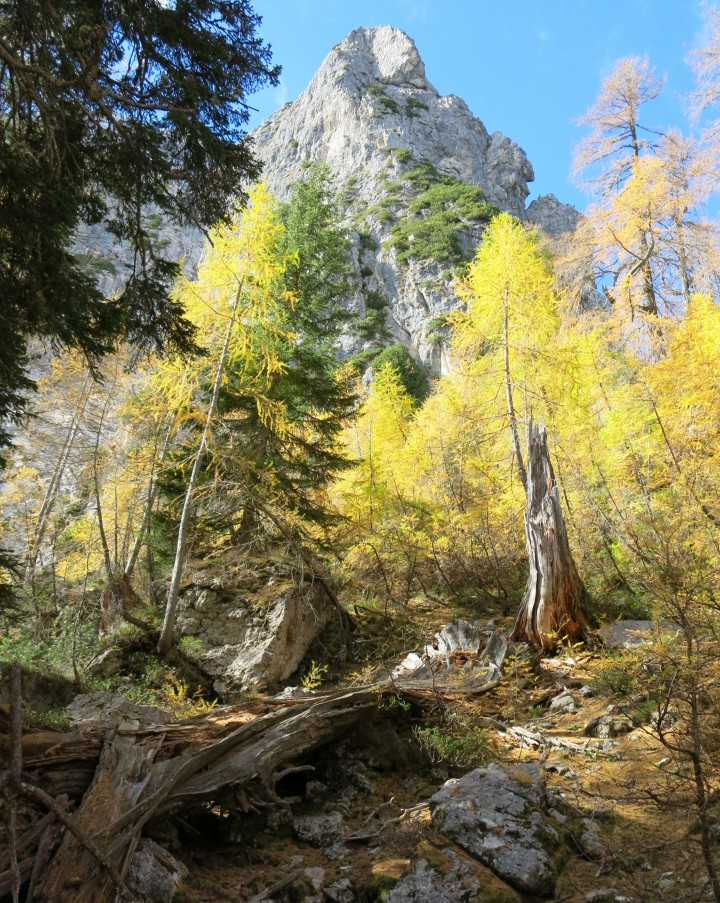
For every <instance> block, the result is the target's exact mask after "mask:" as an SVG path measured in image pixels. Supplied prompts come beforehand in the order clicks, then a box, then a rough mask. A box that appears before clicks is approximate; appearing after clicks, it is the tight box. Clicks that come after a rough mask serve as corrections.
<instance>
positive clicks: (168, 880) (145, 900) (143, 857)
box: [127, 838, 188, 903]
mask: <svg viewBox="0 0 720 903" xmlns="http://www.w3.org/2000/svg"><path fill="white" fill-rule="evenodd" d="M187 874H188V870H187V868H185V866H184V865H183V864H182V863H180V862H178V861H177V859H175V857H174V856H171V855H170V853H168V851H167V850H165V849H163V848H162V847H161V846H160V845H159V844H157V843H155V841H153V840H149V839H147V838H143V839H142V840H141V841H140V844H139V846H138V848H137V850H136V851H135V853H134V854H133V857H132V860H131V862H130V868H129V870H128V875H127V886H128V888H129V889H130V890H131V891H132V892H133V893H134V894H135V896H136V897H137V898H138V900H141V901H142V903H172V901H173V900H174V899H175V893H176V891H177V889H178V885H179V884H180V882H181V881H182V879H183V878H185V877H186V875H187Z"/></svg>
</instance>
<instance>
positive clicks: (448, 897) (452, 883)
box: [384, 850, 480, 903]
mask: <svg viewBox="0 0 720 903" xmlns="http://www.w3.org/2000/svg"><path fill="white" fill-rule="evenodd" d="M444 853H445V856H446V858H447V860H448V867H447V869H443V870H442V873H440V872H438V871H436V870H435V869H433V868H432V867H431V866H430V865H429V864H428V862H427V860H426V859H418V861H417V862H416V863H415V865H414V867H413V870H412V871H411V872H410V874H409V875H406V876H405V877H404V878H402V879H401V880H400V881H399V882H398V883H397V884H396V885H395V887H394V888H393V889H392V890H391V891H389V892H388V894H387V895H386V896H385V898H384V899H385V901H386V903H471V901H475V900H477V898H478V896H477V895H478V891H479V890H480V883H479V882H478V880H477V879H476V878H475V877H474V875H473V873H472V869H471V868H470V866H469V865H468V863H467V862H464V861H463V860H462V859H461V858H460V857H459V856H458V855H457V854H456V853H454V852H453V851H452V850H445V851H444Z"/></svg>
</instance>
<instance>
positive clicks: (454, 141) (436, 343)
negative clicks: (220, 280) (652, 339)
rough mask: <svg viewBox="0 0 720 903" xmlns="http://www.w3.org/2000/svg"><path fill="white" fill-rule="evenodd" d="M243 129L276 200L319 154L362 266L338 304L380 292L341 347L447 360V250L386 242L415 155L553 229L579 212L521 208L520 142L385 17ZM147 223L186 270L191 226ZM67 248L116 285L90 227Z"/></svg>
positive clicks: (467, 235)
mask: <svg viewBox="0 0 720 903" xmlns="http://www.w3.org/2000/svg"><path fill="white" fill-rule="evenodd" d="M252 140H253V142H254V149H255V152H256V154H257V156H258V157H259V159H260V160H261V161H262V162H263V163H264V178H265V179H266V181H267V183H268V186H269V188H270V190H271V191H272V192H273V193H274V194H275V195H276V196H277V197H278V198H279V199H280V200H283V201H284V200H287V199H288V198H289V196H290V194H291V193H292V190H293V188H294V186H295V185H296V183H297V182H298V181H299V180H300V179H302V178H303V177H304V175H305V174H306V170H307V168H308V167H310V166H311V165H313V164H317V163H325V164H327V165H328V167H329V168H330V171H331V173H332V176H333V179H334V182H335V185H336V187H337V189H338V190H339V191H340V192H341V193H342V196H343V202H344V204H345V223H346V225H347V226H348V227H349V228H350V229H351V230H352V233H353V234H352V235H351V245H352V257H353V264H354V266H355V269H356V271H357V272H358V273H359V274H360V275H361V280H360V281H359V285H358V291H357V294H356V296H355V297H354V298H352V299H351V300H350V301H349V303H348V306H349V308H350V309H351V310H352V311H353V312H355V313H358V314H359V315H360V316H361V317H362V316H364V315H366V314H367V312H368V309H369V308H368V301H369V300H370V299H371V298H372V299H374V303H375V305H377V303H378V299H382V300H383V303H384V304H385V306H384V308H383V309H384V311H385V325H384V330H383V331H382V332H381V333H378V334H376V335H374V336H373V335H367V334H366V335H364V337H363V336H359V335H357V334H354V333H352V334H350V333H349V334H347V335H346V336H345V337H344V338H343V340H342V342H341V346H340V351H341V353H342V354H343V355H345V356H350V355H352V354H354V353H356V352H358V351H361V350H364V349H366V348H369V347H374V346H375V345H377V344H389V343H391V342H393V341H395V342H401V343H402V344H404V345H406V346H407V347H408V349H409V350H410V352H411V354H413V355H414V356H415V357H416V358H418V359H419V360H421V361H422V362H423V363H425V364H426V365H428V366H429V367H430V368H431V369H433V370H434V371H435V372H436V373H440V372H443V371H444V370H445V369H447V361H446V359H445V357H444V353H443V347H442V337H441V335H440V334H439V332H438V322H439V321H438V318H440V317H442V316H443V315H444V314H446V313H447V312H448V311H450V310H452V309H454V308H455V307H457V305H458V303H459V302H458V298H457V297H456V296H455V294H454V291H453V289H452V285H451V279H450V276H449V265H448V262H447V261H445V262H443V261H440V262H437V261H430V260H427V261H423V260H418V259H413V258H411V259H409V260H407V261H405V262H402V263H401V262H399V261H398V259H397V252H396V250H395V249H394V248H393V247H392V246H391V245H390V243H389V242H388V239H389V238H390V234H391V228H392V222H393V217H397V216H399V215H402V213H403V210H405V211H406V210H407V207H408V204H409V203H410V201H411V200H412V194H410V195H409V196H406V197H405V198H404V199H403V200H402V201H401V202H400V203H399V204H395V205H393V204H390V205H388V204H387V201H388V198H389V194H390V185H395V186H397V185H398V184H402V183H403V180H404V179H405V177H406V176H407V175H408V173H409V172H410V171H411V170H412V169H413V168H414V167H416V166H417V165H418V163H422V162H423V161H426V162H429V163H430V164H432V166H433V167H435V169H436V170H437V172H438V173H439V174H441V175H443V176H451V177H453V178H455V179H459V180H460V181H461V182H464V183H466V184H467V185H473V186H477V187H479V188H480V189H482V191H483V192H484V194H485V196H486V198H487V199H488V201H490V202H491V203H492V204H495V205H496V206H497V207H499V208H501V209H502V210H507V211H509V212H511V213H512V214H514V215H515V216H517V217H518V218H520V219H529V220H530V221H531V222H533V223H535V224H536V225H538V226H540V227H541V228H542V229H543V230H545V231H546V232H547V233H548V234H549V235H550V236H552V237H555V236H558V235H561V234H563V233H565V232H567V231H568V230H571V229H573V228H574V227H575V224H576V222H577V219H578V216H579V214H578V213H577V211H575V210H574V209H573V208H572V207H570V206H568V205H567V204H562V203H560V202H559V201H558V200H557V199H556V198H555V197H554V196H553V195H546V196H545V197H541V198H538V199H537V200H536V201H533V203H532V204H531V205H530V206H529V207H528V208H527V210H526V208H525V201H526V199H527V196H528V182H531V181H532V180H533V178H534V174H533V169H532V166H531V165H530V162H529V161H528V159H527V157H526V156H525V153H524V151H523V150H522V149H521V148H520V147H519V146H518V145H517V144H516V143H515V142H514V141H512V139H510V138H508V137H507V136H506V135H503V134H502V133H500V132H497V131H496V132H493V133H492V134H490V133H489V132H488V130H487V129H486V127H485V125H484V124H483V123H482V122H481V121H480V119H478V118H476V117H475V116H474V115H473V114H472V112H471V111H470V109H469V108H468V106H467V104H466V103H465V102H464V101H463V100H461V99H460V98H459V97H456V96H454V95H452V94H450V95H447V96H442V95H440V94H439V93H438V91H437V89H436V88H435V87H434V86H433V85H432V84H431V83H430V82H429V81H428V80H427V78H426V75H425V66H424V64H423V61H422V60H421V59H420V55H419V53H418V51H417V48H416V47H415V44H414V43H413V41H412V40H411V39H410V38H409V37H408V36H407V35H406V34H405V33H404V32H402V31H400V30H398V29H395V28H391V27H390V26H382V27H377V28H357V29H356V30H355V31H353V32H351V33H350V34H349V35H348V36H347V37H346V38H345V40H343V41H342V42H341V43H340V44H337V45H336V46H335V47H334V48H333V49H332V50H331V51H330V53H329V54H328V56H327V57H326V59H325V60H324V62H323V63H322V65H321V66H320V68H319V69H318V71H317V73H316V74H315V76H314V77H313V78H312V80H311V82H310V84H309V85H308V86H307V88H306V89H305V91H303V92H302V94H300V96H299V97H298V98H297V99H296V100H294V101H293V102H291V103H288V104H285V106H284V107H282V108H281V109H280V110H278V111H277V112H275V113H274V114H273V115H272V116H270V117H269V118H268V119H267V120H265V122H263V123H262V124H261V125H260V126H259V127H258V128H257V129H256V130H255V131H254V132H253V133H252ZM406 188H407V186H406ZM406 195H407V192H406ZM156 220H157V221H156ZM483 228H484V227H483V225H482V224H481V223H478V222H473V221H469V220H468V221H467V222H463V225H462V229H461V231H460V233H459V235H458V240H459V242H460V245H461V246H462V248H463V250H464V251H465V252H466V253H467V254H468V255H472V252H473V251H474V249H475V247H476V246H477V244H478V243H479V242H480V240H481V238H482V232H483ZM148 229H149V231H150V232H151V233H152V234H154V235H155V237H156V238H158V239H160V240H161V241H162V242H163V243H164V245H165V247H164V250H163V254H165V255H166V256H167V257H169V258H170V259H173V260H176V259H180V258H182V257H184V258H185V271H186V273H189V274H190V275H192V273H193V272H194V270H195V267H196V265H197V262H198V260H199V258H200V256H201V254H202V251H203V246H204V239H203V236H202V234H201V233H199V232H198V231H197V230H194V229H189V228H178V227H174V226H172V225H171V224H168V223H164V222H162V221H161V219H160V217H158V216H153V214H152V213H150V215H149V218H148ZM361 236H363V237H364V241H363V242H361V240H360V237H361ZM76 250H77V251H78V252H79V253H82V254H84V255H85V256H86V257H87V259H88V261H89V263H90V266H91V267H93V268H94V270H95V272H96V273H97V275H98V278H99V285H100V288H101V289H102V291H104V292H105V293H107V294H112V293H113V292H114V291H116V290H117V289H119V288H120V287H121V286H122V285H124V283H125V280H126V277H127V275H128V273H129V266H130V262H131V257H130V255H129V254H128V253H127V250H126V249H123V248H122V247H119V246H118V245H116V244H114V243H113V242H112V240H111V239H110V238H109V237H108V236H107V235H106V234H105V233H104V232H103V231H102V230H101V229H99V228H94V227H93V228H87V229H82V230H80V232H79V233H78V235H77V236H76ZM376 309H377V308H376Z"/></svg>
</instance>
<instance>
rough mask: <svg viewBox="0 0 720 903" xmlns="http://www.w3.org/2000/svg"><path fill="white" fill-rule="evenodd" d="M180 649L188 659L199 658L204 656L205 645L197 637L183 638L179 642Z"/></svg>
mask: <svg viewBox="0 0 720 903" xmlns="http://www.w3.org/2000/svg"><path fill="white" fill-rule="evenodd" d="M178 649H179V650H180V652H182V653H183V655H186V656H187V657H188V658H198V657H199V656H200V655H202V651H203V644H202V641H201V640H200V639H199V638H198V637H196V636H181V637H180V639H179V640H178Z"/></svg>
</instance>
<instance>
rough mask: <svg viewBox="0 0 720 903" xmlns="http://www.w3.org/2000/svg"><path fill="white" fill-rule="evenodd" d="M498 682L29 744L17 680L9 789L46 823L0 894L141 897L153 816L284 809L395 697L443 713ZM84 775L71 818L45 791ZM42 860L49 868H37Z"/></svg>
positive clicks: (472, 680) (323, 700)
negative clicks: (285, 793)
mask: <svg viewBox="0 0 720 903" xmlns="http://www.w3.org/2000/svg"><path fill="white" fill-rule="evenodd" d="M18 674H19V672H18ZM499 677H500V672H499V669H498V667H497V666H496V665H495V664H494V663H488V664H487V667H486V668H482V667H481V668H478V669H476V670H474V671H472V672H470V673H468V674H463V673H452V672H451V673H449V674H433V673H432V669H430V674H429V676H426V677H422V678H420V677H415V678H413V677H412V676H410V677H409V678H406V679H402V680H391V679H389V680H384V681H380V682H378V683H376V684H372V685H369V686H362V687H357V688H351V689H344V690H339V691H335V692H331V693H327V694H322V695H313V696H310V697H304V698H296V699H283V700H273V699H265V700H256V701H254V702H252V703H249V704H248V705H245V706H234V707H229V708H225V709H214V710H212V711H211V712H209V713H207V714H205V715H202V716H198V717H196V718H194V719H190V720H188V721H186V722H184V723H181V724H175V725H149V726H141V725H139V724H137V723H136V722H133V723H125V724H120V725H118V727H117V729H115V730H112V731H109V732H105V731H101V730H89V731H84V732H82V733H80V732H78V731H74V732H69V733H54V732H50V731H31V732H26V733H25V734H24V735H22V736H21V730H20V721H19V712H20V691H19V680H18V689H17V692H16V693H15V694H14V696H13V701H12V704H11V718H10V722H11V725H12V729H10V730H8V729H7V728H8V727H9V726H10V725H8V724H7V723H5V724H3V723H2V718H1V717H0V754H2V755H3V757H4V758H5V757H6V756H7V760H8V762H9V764H10V768H9V769H8V770H7V771H6V772H5V773H4V774H3V784H4V786H5V787H6V788H8V790H9V793H10V795H11V797H12V799H13V800H17V799H19V798H20V797H24V798H25V799H26V800H29V801H31V802H32V803H34V804H36V805H37V806H38V808H39V809H40V810H41V811H42V810H45V813H46V814H43V815H38V820H37V823H36V824H35V825H34V826H33V827H32V829H31V830H30V831H27V832H25V834H23V835H22V836H21V837H20V838H16V842H15V849H14V851H13V855H14V857H15V858H14V859H13V858H11V859H10V861H4V860H2V859H0V869H4V871H3V872H2V874H0V894H2V893H3V892H7V891H8V890H11V889H12V886H13V882H14V884H15V885H17V883H18V882H19V881H22V882H25V881H27V880H28V879H29V878H30V876H32V879H31V894H32V900H34V901H35V903H41V901H47V903H50V901H57V900H61V899H68V894H70V893H72V899H73V900H74V901H76V903H91V901H97V900H105V899H107V900H132V899H133V897H132V895H131V893H130V891H129V890H128V888H127V885H126V883H125V881H126V877H127V873H128V868H129V866H130V862H131V859H132V856H133V853H134V851H135V848H136V846H137V844H138V841H139V840H140V836H141V833H142V830H143V828H144V827H145V826H146V825H147V823H148V822H149V821H150V820H151V819H155V818H157V817H158V816H162V815H169V814H175V813H178V812H179V811H180V810H182V809H184V808H194V807H197V806H199V805H219V806H222V807H223V809H225V810H226V811H230V812H233V811H235V812H238V813H239V812H243V811H247V810H248V808H252V807H257V806H267V805H271V806H272V805H283V801H282V800H281V799H280V798H279V797H278V795H277V793H276V790H275V787H276V784H277V783H278V781H279V780H280V779H282V778H283V777H285V776H287V775H288V774H290V773H292V772H293V771H295V770H305V769H306V768H307V766H304V765H303V764H302V761H301V760H302V758H303V757H305V756H307V755H308V754H309V753H311V752H312V751H314V750H316V749H318V748H319V747H321V746H324V745H325V744H327V743H329V742H330V741H332V740H333V739H335V738H336V737H338V736H340V735H341V734H343V733H345V732H346V731H347V730H348V729H349V728H351V727H352V726H353V725H356V724H357V723H358V722H360V721H362V720H363V719H365V718H368V717H370V716H371V714H372V713H373V712H374V711H376V710H377V708H378V707H379V705H380V704H381V702H382V700H383V699H384V698H386V697H388V696H390V695H400V696H402V697H403V698H404V699H407V700H410V701H412V702H415V703H416V704H418V705H421V706H427V705H433V706H434V705H436V704H437V703H438V702H439V701H444V700H447V699H451V698H457V697H458V696H460V695H462V696H465V695H472V694H479V693H485V692H487V691H489V690H491V689H492V688H493V687H495V686H496V685H497V683H498V681H499ZM0 714H1V713H0ZM13 750H14V751H13ZM296 763H297V764H296ZM93 772H94V773H93ZM90 774H92V780H91V782H90V783H89V787H88V786H87V783H88V780H87V779H88V777H89V775H90ZM82 775H85V776H86V780H85V788H86V789H85V792H84V795H82V800H81V802H80V805H79V807H78V809H77V811H75V812H71V811H69V809H68V806H67V797H66V798H65V799H64V800H61V799H59V798H58V799H56V798H54V797H53V796H52V795H50V794H49V793H48V792H47V790H45V789H44V788H43V786H42V785H43V784H45V785H46V786H48V785H50V786H52V785H53V784H54V785H55V786H57V785H58V784H62V783H63V776H65V777H66V779H67V780H66V781H65V783H70V784H73V782H75V784H77V782H78V779H79V777H80V776H82ZM79 795H80V794H78V796H79ZM57 825H59V826H60V829H59V830H58V828H57ZM51 827H52V828H53V830H52V831H50V830H49V829H50V828H51ZM39 857H41V858H42V868H35V869H33V864H34V863H35V862H36V861H37V858H39ZM16 860H17V861H18V865H17V868H16V867H15V866H14V862H15V861H16ZM13 876H14V877H13Z"/></svg>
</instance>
